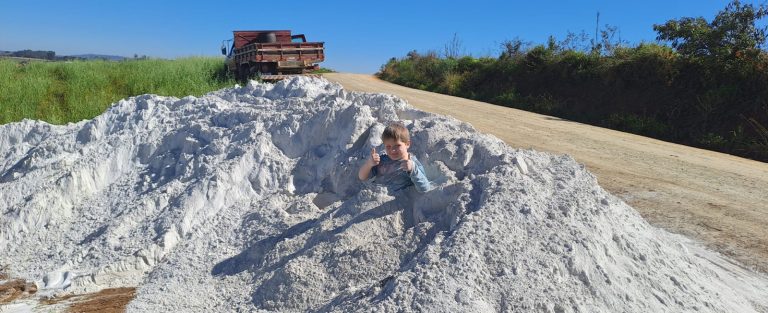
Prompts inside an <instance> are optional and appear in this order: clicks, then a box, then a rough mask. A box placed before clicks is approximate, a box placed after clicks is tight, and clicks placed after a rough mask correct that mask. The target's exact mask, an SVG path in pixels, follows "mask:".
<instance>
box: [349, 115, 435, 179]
mask: <svg viewBox="0 0 768 313" xmlns="http://www.w3.org/2000/svg"><path fill="white" fill-rule="evenodd" d="M381 140H382V141H383V142H384V148H385V149H386V154H385V155H381V156H380V155H379V154H378V153H376V148H372V149H371V156H370V158H369V159H368V160H366V161H365V164H363V166H361V167H360V171H359V172H358V174H357V177H358V178H359V179H360V180H367V179H368V178H370V177H371V176H373V177H374V182H376V183H378V184H382V185H385V186H387V187H388V188H389V191H390V192H395V191H399V190H403V189H405V188H408V187H410V186H414V187H416V191H418V192H421V193H424V192H427V191H429V190H430V189H431V188H432V186H431V184H430V183H429V180H428V179H427V176H426V175H425V174H424V166H422V165H421V162H419V160H417V159H416V157H415V156H413V155H411V154H410V153H408V148H409V147H410V146H411V139H410V135H409V134H408V129H407V128H405V126H403V125H402V124H400V123H392V124H390V125H389V126H387V127H386V128H385V129H384V132H383V133H382V134H381Z"/></svg>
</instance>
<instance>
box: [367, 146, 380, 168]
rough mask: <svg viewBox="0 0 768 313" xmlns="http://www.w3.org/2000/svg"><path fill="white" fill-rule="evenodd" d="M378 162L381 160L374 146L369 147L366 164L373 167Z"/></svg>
mask: <svg viewBox="0 0 768 313" xmlns="http://www.w3.org/2000/svg"><path fill="white" fill-rule="evenodd" d="M379 162H381V157H380V156H379V154H378V153H377V152H376V148H371V158H370V159H368V165H370V166H371V167H374V166H376V165H379Z"/></svg>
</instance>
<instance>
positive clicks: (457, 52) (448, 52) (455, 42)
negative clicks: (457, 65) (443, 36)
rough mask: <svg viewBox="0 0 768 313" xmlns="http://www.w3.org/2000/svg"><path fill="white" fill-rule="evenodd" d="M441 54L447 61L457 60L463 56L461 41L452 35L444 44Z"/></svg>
mask: <svg viewBox="0 0 768 313" xmlns="http://www.w3.org/2000/svg"><path fill="white" fill-rule="evenodd" d="M443 53H444V54H445V57H446V58H448V59H458V58H459V57H461V56H462V55H463V54H464V51H463V48H462V42H461V39H459V36H458V35H457V34H456V33H453V38H452V39H451V40H450V41H448V42H447V43H446V44H445V47H444V49H443Z"/></svg>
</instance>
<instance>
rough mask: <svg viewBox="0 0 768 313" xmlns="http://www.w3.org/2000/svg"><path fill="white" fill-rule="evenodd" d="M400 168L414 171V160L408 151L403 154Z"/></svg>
mask: <svg viewBox="0 0 768 313" xmlns="http://www.w3.org/2000/svg"><path fill="white" fill-rule="evenodd" d="M400 162H401V164H400V168H401V169H402V170H404V171H406V172H408V173H410V172H411V171H413V161H411V154H410V153H406V154H404V155H403V158H402V159H401V161H400Z"/></svg>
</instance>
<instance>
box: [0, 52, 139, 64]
mask: <svg viewBox="0 0 768 313" xmlns="http://www.w3.org/2000/svg"><path fill="white" fill-rule="evenodd" d="M3 56H4V57H18V58H30V59H43V60H50V61H69V60H107V61H122V60H125V59H127V58H126V57H123V56H119V55H106V54H92V53H89V54H77V55H63V56H62V55H56V52H54V51H39V50H19V51H4V50H0V57H3Z"/></svg>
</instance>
